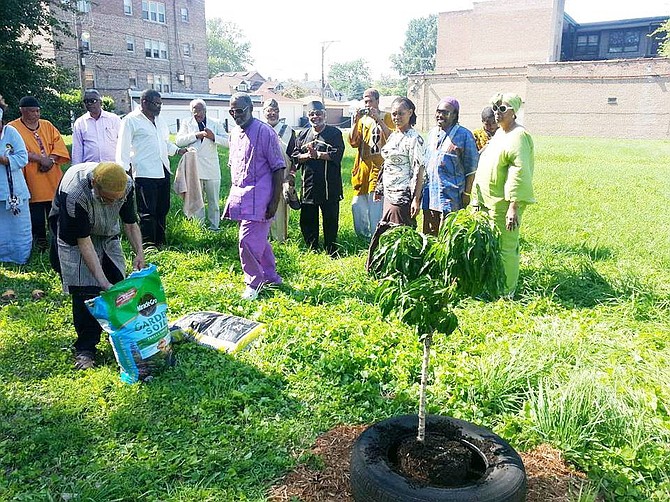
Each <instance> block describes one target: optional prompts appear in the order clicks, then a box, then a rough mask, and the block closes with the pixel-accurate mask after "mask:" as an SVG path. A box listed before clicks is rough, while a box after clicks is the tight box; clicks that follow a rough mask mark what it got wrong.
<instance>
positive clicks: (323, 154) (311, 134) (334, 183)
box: [293, 101, 344, 256]
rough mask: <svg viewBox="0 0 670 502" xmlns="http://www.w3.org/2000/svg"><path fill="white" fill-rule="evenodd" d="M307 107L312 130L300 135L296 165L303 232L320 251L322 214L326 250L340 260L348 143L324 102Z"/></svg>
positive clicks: (317, 102) (312, 245)
mask: <svg viewBox="0 0 670 502" xmlns="http://www.w3.org/2000/svg"><path fill="white" fill-rule="evenodd" d="M307 107H308V110H307V116H308V117H309V124H310V126H311V127H310V128H308V129H305V130H304V131H302V132H301V133H300V134H299V135H298V138H297V139H296V145H295V150H294V151H293V159H294V161H295V162H296V163H297V164H298V165H299V166H300V167H301V168H302V205H301V208H300V230H302V236H303V238H304V239H305V243H306V244H307V245H308V246H309V247H310V248H311V249H318V247H319V210H321V217H322V218H323V244H324V246H323V247H324V249H325V250H326V252H327V253H328V254H330V255H331V256H336V255H337V232H338V229H339V219H340V201H341V200H342V192H343V190H342V171H341V162H342V155H344V140H343V139H342V133H341V132H340V130H339V129H337V128H336V127H333V126H329V125H326V107H325V106H324V105H323V103H322V102H321V101H311V102H310V103H309V104H308V105H307Z"/></svg>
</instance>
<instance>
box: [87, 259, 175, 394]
mask: <svg viewBox="0 0 670 502" xmlns="http://www.w3.org/2000/svg"><path fill="white" fill-rule="evenodd" d="M86 306H87V307H88V309H89V310H90V312H91V314H93V317H95V318H96V319H97V320H98V322H99V323H100V326H102V328H103V329H104V330H105V331H106V332H107V333H108V334H109V341H110V343H111V344H112V348H113V349H114V355H115V356H116V361H117V362H118V363H119V366H120V368H121V375H120V376H121V381H122V382H126V383H135V382H137V381H140V380H142V381H146V380H149V379H150V378H151V377H153V375H155V374H156V373H157V372H158V371H159V370H161V369H163V368H165V367H167V366H172V364H173V362H174V358H173V353H172V346H171V342H172V337H171V335H170V331H169V329H168V322H167V303H166V302H165V290H164V289H163V284H162V283H161V279H160V276H159V275H158V271H157V270H156V266H155V265H149V266H147V267H146V268H144V269H142V270H138V271H135V272H133V273H131V274H130V275H129V276H128V277H126V278H125V279H124V280H123V281H121V282H118V283H116V284H115V285H114V286H112V287H111V288H110V289H108V290H107V291H104V292H102V293H101V294H100V296H96V297H95V298H93V299H91V300H87V301H86Z"/></svg>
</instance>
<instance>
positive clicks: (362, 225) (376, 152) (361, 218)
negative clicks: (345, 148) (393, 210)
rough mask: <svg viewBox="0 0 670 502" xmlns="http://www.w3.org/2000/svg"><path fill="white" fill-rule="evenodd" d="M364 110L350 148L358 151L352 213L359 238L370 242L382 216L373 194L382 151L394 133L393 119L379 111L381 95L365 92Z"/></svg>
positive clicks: (356, 121)
mask: <svg viewBox="0 0 670 502" xmlns="http://www.w3.org/2000/svg"><path fill="white" fill-rule="evenodd" d="M363 103H364V104H365V107H364V108H361V109H360V110H358V111H357V112H356V116H355V118H354V124H353V126H352V127H351V132H350V133H349V137H348V140H349V144H350V145H351V146H352V147H354V148H356V149H357V152H356V160H355V161H354V168H353V170H352V172H351V185H352V187H353V189H354V197H353V199H352V201H351V212H352V214H353V217H354V230H355V231H356V234H358V235H359V236H361V237H364V238H365V239H367V240H370V238H371V237H372V234H373V233H374V231H375V229H376V228H377V224H378V223H379V220H380V219H381V216H382V208H383V205H384V203H383V201H381V200H379V201H375V200H374V198H373V194H374V191H375V186H376V184H377V177H378V175H379V169H380V168H381V165H382V163H383V161H384V159H383V158H382V155H381V149H382V147H383V146H384V145H385V144H386V140H387V138H388V137H389V135H390V134H391V132H392V131H393V129H394V127H395V126H394V125H393V121H392V120H391V115H390V114H389V113H386V112H382V111H380V110H379V91H377V89H366V90H365V92H364V93H363Z"/></svg>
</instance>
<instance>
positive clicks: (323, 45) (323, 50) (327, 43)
mask: <svg viewBox="0 0 670 502" xmlns="http://www.w3.org/2000/svg"><path fill="white" fill-rule="evenodd" d="M334 42H339V40H326V41H325V42H321V102H322V103H323V104H324V105H325V104H326V103H325V101H324V91H325V89H326V79H325V77H324V69H323V68H324V60H325V54H326V49H328V47H330V44H332V43H334Z"/></svg>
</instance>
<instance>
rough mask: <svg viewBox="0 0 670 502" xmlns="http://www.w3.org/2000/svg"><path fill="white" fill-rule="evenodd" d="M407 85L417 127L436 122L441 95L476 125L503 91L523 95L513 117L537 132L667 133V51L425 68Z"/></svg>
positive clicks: (667, 135)
mask: <svg viewBox="0 0 670 502" xmlns="http://www.w3.org/2000/svg"><path fill="white" fill-rule="evenodd" d="M414 80H416V81H417V82H418V83H415V82H414ZM409 89H410V98H411V99H412V100H413V101H414V102H415V104H416V105H417V112H418V114H419V117H418V122H417V127H419V128H420V129H421V130H427V129H429V128H430V127H432V126H433V125H434V116H433V115H434V110H435V107H436V105H437V102H438V101H439V99H440V98H441V97H444V96H447V95H451V96H455V97H456V98H457V99H458V100H459V102H460V104H461V113H460V122H461V123H462V124H463V125H464V126H466V127H468V128H476V127H479V125H480V118H479V114H480V113H481V109H482V108H483V107H484V106H486V104H487V103H488V99H489V98H490V97H491V96H492V95H494V94H495V93H496V92H499V91H504V92H514V93H517V94H519V95H520V96H521V97H522V99H523V100H524V106H523V107H522V109H521V112H520V113H519V117H518V118H519V121H520V122H521V123H523V124H524V125H525V126H526V127H528V129H529V130H530V131H531V132H532V133H535V134H541V135H555V136H587V137H610V138H657V139H668V138H670V60H669V59H665V58H655V59H632V60H631V59H628V60H626V59H624V60H615V61H590V62H569V63H545V64H532V65H528V66H525V67H524V66H520V67H516V68H506V69H501V68H487V69H477V70H469V71H461V72H458V73H451V74H436V75H426V76H423V77H410V83H409ZM611 98H615V102H614V103H612V102H610V101H611Z"/></svg>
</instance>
